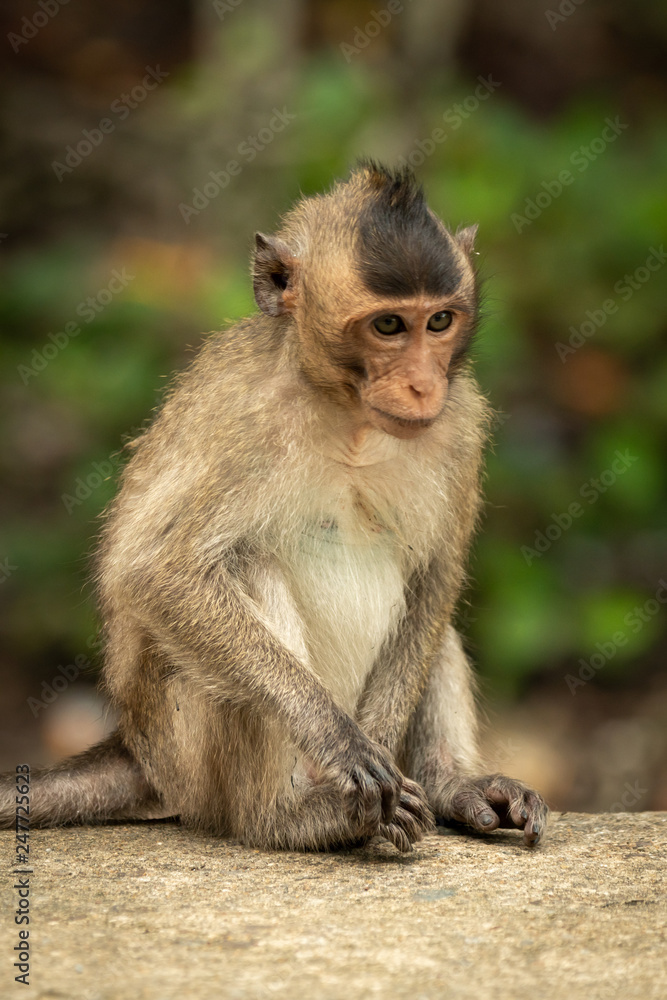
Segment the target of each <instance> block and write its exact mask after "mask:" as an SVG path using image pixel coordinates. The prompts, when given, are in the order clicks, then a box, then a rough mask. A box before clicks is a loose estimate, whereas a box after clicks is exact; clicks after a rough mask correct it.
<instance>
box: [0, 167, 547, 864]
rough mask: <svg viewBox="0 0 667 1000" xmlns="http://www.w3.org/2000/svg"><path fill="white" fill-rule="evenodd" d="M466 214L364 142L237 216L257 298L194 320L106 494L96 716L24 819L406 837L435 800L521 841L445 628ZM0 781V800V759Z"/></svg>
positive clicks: (475, 433)
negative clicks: (488, 767) (242, 314)
mask: <svg viewBox="0 0 667 1000" xmlns="http://www.w3.org/2000/svg"><path fill="white" fill-rule="evenodd" d="M475 233H476V227H471V228H468V229H463V230H460V231H458V232H457V233H456V234H452V233H450V232H449V231H448V230H447V229H446V228H445V226H444V225H443V223H442V222H441V221H440V220H439V219H438V218H437V216H436V215H435V214H434V213H433V212H432V211H431V210H430V209H429V208H428V207H427V205H426V203H425V201H424V196H423V193H422V190H421V188H420V187H419V186H418V185H417V184H416V182H415V180H414V178H413V176H412V174H411V173H410V172H409V171H395V172H392V171H390V170H387V169H385V168H384V167H382V166H380V165H377V164H375V163H373V162H370V161H366V162H363V163H362V164H361V165H360V166H359V167H358V168H357V169H356V170H354V171H353V172H352V173H351V175H350V177H349V179H348V180H347V181H346V182H341V183H338V184H336V185H335V186H334V187H333V189H332V190H331V191H330V192H329V193H327V194H324V195H320V196H316V197H310V198H305V199H303V200H302V201H300V202H299V203H298V204H297V205H296V206H295V207H294V208H293V209H292V210H291V211H290V212H288V213H287V215H286V216H285V217H284V219H283V224H282V227H281V229H280V231H279V232H278V233H277V235H274V236H265V235H262V234H260V233H258V234H257V236H256V238H255V251H254V256H253V287H254V293H255V299H256V302H257V305H258V306H259V309H260V314H259V315H255V316H252V317H250V318H249V319H244V320H241V321H240V322H239V323H237V324H235V325H234V326H232V327H230V328H229V329H228V330H226V331H224V332H223V333H219V334H213V335H211V336H210V337H208V339H207V340H206V342H205V344H204V346H203V348H202V350H201V351H200V353H199V354H198V356H197V357H196V359H195V360H194V362H193V363H192V365H191V366H190V368H189V369H188V370H187V371H186V372H185V373H184V374H182V375H181V376H180V377H179V378H178V379H177V380H176V382H175V383H174V385H173V387H172V389H171V391H170V392H169V394H168V395H167V398H166V400H165V402H164V404H163V405H162V407H161V409H160V411H159V413H158V415H157V417H156V419H155V420H154V421H153V423H152V425H150V426H149V427H148V429H147V430H146V431H145V432H144V433H142V434H141V435H140V437H139V438H138V439H137V440H136V441H135V442H134V443H133V445H132V452H133V454H132V457H131V459H130V461H129V462H128V464H127V465H126V467H125V470H124V472H123V474H122V483H121V488H120V491H119V493H118V496H117V498H116V500H115V502H114V503H113V504H112V505H111V508H110V510H109V512H108V516H107V520H106V526H105V529H104V532H103V536H102V542H101V546H100V549H99V553H98V558H97V564H96V580H97V588H98V594H99V601H100V606H101V612H102V616H103V623H104V634H105V640H106V656H105V664H104V684H105V688H106V691H107V693H108V695H109V698H110V700H111V702H112V704H113V706H114V707H115V709H116V711H117V713H118V718H119V724H118V729H117V731H116V732H114V733H113V735H112V736H110V737H109V738H107V739H106V740H104V741H103V742H102V743H100V744H98V745H97V746H95V747H92V748H91V749H90V750H88V751H86V752H84V753H82V754H80V755H78V756H77V757H74V758H71V759H70V760H67V761H65V762H64V763H62V764H60V765H57V766H56V767H54V768H49V769H47V770H45V771H42V772H38V773H37V774H35V775H34V777H33V781H32V794H31V807H30V808H31V817H30V818H31V822H32V823H33V824H34V825H43V826H49V825H55V824H60V823H99V822H105V821H109V820H135V819H151V818H153V819H155V818H164V817H179V818H180V820H181V822H182V823H184V824H186V825H188V826H191V827H195V828H199V829H202V830H207V831H210V832H213V833H214V834H217V835H219V836H221V837H228V838H235V839H237V840H239V841H241V842H242V843H244V844H248V845H254V846H257V847H262V848H284V849H291V850H326V849H330V848H334V847H340V846H343V845H350V844H357V843H363V842H365V841H367V840H368V839H369V838H371V837H373V836H379V837H381V838H385V839H386V840H389V841H391V843H393V844H394V845H395V846H396V847H397V848H398V850H399V851H409V850H410V849H411V847H412V845H413V844H414V843H415V842H417V841H419V840H420V839H421V838H422V837H423V836H424V834H426V833H428V832H429V831H430V830H432V829H433V827H434V821H435V818H438V819H440V820H442V821H445V822H456V823H461V824H465V825H467V826H468V827H469V828H471V829H472V830H476V831H481V832H488V831H491V830H494V829H496V828H497V827H499V826H502V827H516V828H519V829H521V830H522V831H523V841H524V843H525V844H528V845H533V844H535V843H537V841H538V840H539V838H540V836H541V835H542V833H543V832H544V829H545V825H546V820H547V812H548V810H547V807H546V805H545V803H544V801H543V799H542V798H541V797H540V796H539V795H538V794H537V793H536V792H534V791H532V790H530V789H529V788H527V787H525V786H524V785H523V784H522V783H520V782H519V781H515V780H512V779H510V778H507V777H504V776H503V775H500V774H485V773H484V769H483V767H482V765H481V763H480V757H479V753H478V748H477V733H476V730H477V723H476V711H475V702H474V694H473V688H474V685H473V682H472V679H471V672H470V668H469V665H468V662H467V659H466V656H465V654H464V651H463V648H462V644H461V640H460V638H459V636H458V634H457V633H456V631H455V629H454V627H453V626H452V616H453V613H454V611H455V608H456V603H457V599H458V595H459V592H460V590H461V587H462V585H463V583H464V580H465V564H466V557H467V552H468V547H469V544H470V540H471V535H472V533H473V531H474V529H475V526H476V522H477V519H478V514H479V509H480V483H479V481H480V466H481V460H482V451H483V446H484V442H485V438H486V435H487V430H488V419H489V417H488V415H489V411H488V407H487V404H486V402H485V400H484V398H483V397H482V395H481V394H480V391H479V389H478V387H477V385H476V383H475V381H474V379H473V377H472V375H471V373H470V369H469V362H468V360H467V354H468V349H469V346H470V343H471V340H472V337H473V335H474V332H475V328H476V325H477V318H478V283H477V278H476V274H475V267H474V263H473V259H472V254H473V244H474V239H475ZM2 795H3V801H2V807H1V811H0V819H1V821H2V823H3V825H5V826H9V825H10V824H11V823H12V822H13V817H14V811H15V806H14V779H13V776H12V777H11V778H10V779H7V778H5V779H3V792H2Z"/></svg>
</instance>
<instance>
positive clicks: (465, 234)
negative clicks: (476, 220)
mask: <svg viewBox="0 0 667 1000" xmlns="http://www.w3.org/2000/svg"><path fill="white" fill-rule="evenodd" d="M478 229H479V226H477V225H474V226H468V227H467V228H466V229H459V230H458V231H457V233H456V242H457V243H458V245H459V246H460V247H461V249H462V250H465V252H466V253H467V254H471V253H472V252H473V250H474V249H475V237H476V236H477V230H478Z"/></svg>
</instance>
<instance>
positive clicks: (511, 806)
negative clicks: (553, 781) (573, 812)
mask: <svg viewBox="0 0 667 1000" xmlns="http://www.w3.org/2000/svg"><path fill="white" fill-rule="evenodd" d="M442 800H444V802H445V803H446V807H445V808H443V809H440V808H436V813H437V815H438V816H439V817H442V819H443V820H444V821H445V822H447V821H450V820H453V821H454V822H455V823H464V824H465V825H466V826H470V827H472V828H473V829H475V830H479V831H480V832H481V833H490V832H491V830H496V829H497V828H498V827H503V828H512V827H516V828H518V829H519V830H523V840H524V843H525V844H526V845H527V846H528V847H534V846H535V844H537V843H538V841H539V840H540V837H541V836H542V834H543V833H544V831H545V829H546V825H547V817H548V815H549V808H548V806H547V804H546V802H545V801H544V799H543V798H542V797H541V795H539V794H538V793H537V792H534V791H533V790H532V789H531V788H528V787H527V786H526V785H524V784H523V783H522V782H521V781H516V780H515V779H514V778H507V777H505V775H504V774H488V775H484V776H483V777H481V778H464V777H459V778H456V779H453V780H452V781H451V782H450V783H448V785H447V787H446V789H445V794H444V796H442V799H441V801H442Z"/></svg>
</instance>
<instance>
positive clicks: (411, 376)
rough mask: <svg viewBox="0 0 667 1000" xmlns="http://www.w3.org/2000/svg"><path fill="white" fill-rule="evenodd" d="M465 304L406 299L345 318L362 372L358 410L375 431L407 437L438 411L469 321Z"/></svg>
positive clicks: (449, 300) (425, 425) (414, 434)
mask: <svg viewBox="0 0 667 1000" xmlns="http://www.w3.org/2000/svg"><path fill="white" fill-rule="evenodd" d="M470 320H471V316H470V304H469V303H467V302H466V301H465V300H458V299H455V298H453V297H448V298H440V299H424V298H419V299H417V298H411V299H406V300H404V301H400V300H399V301H392V302H391V303H387V302H385V303H384V304H383V307H381V308H379V309H377V310H373V311H372V312H370V313H366V314H365V315H364V316H362V317H360V318H355V319H353V320H351V322H350V323H349V327H348V336H349V338H350V340H351V341H352V342H353V343H354V345H355V348H356V351H355V353H356V352H358V357H359V361H360V364H359V365H358V370H359V371H360V372H362V373H363V375H361V377H360V381H359V384H358V387H357V388H358V394H359V399H360V402H361V405H362V407H363V410H364V415H365V417H366V418H367V420H368V421H369V422H370V423H371V424H372V425H373V426H374V427H377V428H378V429H379V430H382V431H384V432H385V433H387V434H391V435H392V436H393V437H397V438H413V437H417V436H418V435H420V434H423V433H424V432H425V431H427V430H428V428H429V427H431V426H432V425H433V424H434V423H435V421H436V420H437V419H438V417H439V416H440V414H441V413H442V411H443V408H444V405H445V400H446V398H447V387H448V379H449V375H450V374H451V373H452V371H453V370H455V367H456V362H457V360H458V359H459V358H460V356H461V355H462V352H463V350H464V349H465V346H466V345H467V341H468V339H469V331H470V326H471V322H470Z"/></svg>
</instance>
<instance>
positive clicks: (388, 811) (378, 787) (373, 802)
mask: <svg viewBox="0 0 667 1000" xmlns="http://www.w3.org/2000/svg"><path fill="white" fill-rule="evenodd" d="M350 730H351V731H349V732H348V733H347V739H346V740H345V742H344V744H343V745H342V746H340V747H339V748H338V751H337V752H336V753H335V754H332V755H331V757H330V759H329V760H328V761H326V762H324V763H325V768H326V771H327V776H328V778H329V779H330V780H331V781H333V783H334V785H335V786H336V787H337V788H338V791H339V793H340V794H341V796H342V799H343V806H344V808H345V811H346V812H347V815H348V817H349V820H350V827H351V829H352V832H353V833H354V835H355V836H359V837H363V836H369V837H370V836H373V835H374V834H376V833H377V832H378V826H379V824H380V823H385V824H389V823H391V822H392V821H393V819H394V816H395V814H396V811H397V809H398V807H399V804H400V799H401V789H402V785H403V782H404V781H405V778H404V777H403V775H402V774H401V772H400V771H399V770H398V768H397V767H396V765H395V763H394V760H393V758H392V755H391V753H390V752H389V751H388V750H386V749H385V747H383V746H380V744H379V743H374V742H373V741H372V740H369V739H368V737H367V736H365V735H364V733H363V732H362V731H361V729H359V727H358V726H357V725H356V724H355V723H353V722H352V720H350Z"/></svg>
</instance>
